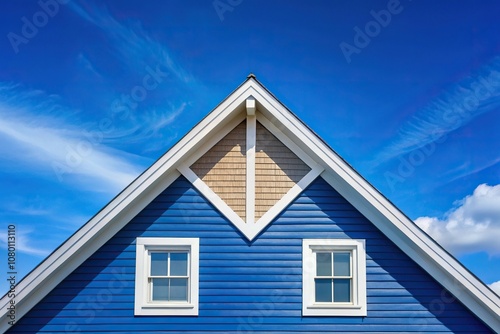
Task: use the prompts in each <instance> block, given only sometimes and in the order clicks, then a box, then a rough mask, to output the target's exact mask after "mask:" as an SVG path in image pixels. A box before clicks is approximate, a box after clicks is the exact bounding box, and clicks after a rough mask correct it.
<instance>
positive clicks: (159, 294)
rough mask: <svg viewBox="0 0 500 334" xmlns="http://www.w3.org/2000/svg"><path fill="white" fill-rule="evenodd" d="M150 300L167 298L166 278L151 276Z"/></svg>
mask: <svg viewBox="0 0 500 334" xmlns="http://www.w3.org/2000/svg"><path fill="white" fill-rule="evenodd" d="M151 284H152V285H153V291H152V298H151V299H152V300H165V301H166V300H168V278H152V279H151Z"/></svg>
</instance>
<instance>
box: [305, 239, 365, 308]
mask: <svg viewBox="0 0 500 334" xmlns="http://www.w3.org/2000/svg"><path fill="white" fill-rule="evenodd" d="M317 251H328V252H337V251H348V252H350V253H351V266H352V272H351V275H352V296H351V297H352V298H351V302H350V303H335V302H332V303H316V302H315V291H314V289H315V285H314V278H315V277H316V256H315V252H317ZM366 313H367V311H366V251H365V240H361V239H303V240H302V315H303V316H366Z"/></svg>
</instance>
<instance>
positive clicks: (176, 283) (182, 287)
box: [170, 278, 188, 301]
mask: <svg viewBox="0 0 500 334" xmlns="http://www.w3.org/2000/svg"><path fill="white" fill-rule="evenodd" d="M187 290H188V279H187V278H171V279H170V300H183V301H187V296H188V291H187Z"/></svg>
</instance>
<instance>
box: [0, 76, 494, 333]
mask: <svg viewBox="0 0 500 334" xmlns="http://www.w3.org/2000/svg"><path fill="white" fill-rule="evenodd" d="M249 96H253V97H254V98H255V100H256V108H257V109H259V111H260V112H261V113H262V114H263V115H264V116H265V117H266V118H267V119H269V120H271V121H272V123H274V124H277V125H278V127H279V129H280V131H282V132H283V133H284V134H285V135H286V136H288V137H289V139H290V141H291V142H293V143H295V144H296V145H297V146H298V147H300V149H302V150H303V151H304V152H306V153H307V155H309V156H310V157H311V158H312V159H314V160H315V161H316V162H317V163H318V164H319V165H321V166H323V167H324V168H325V172H323V177H324V178H325V180H326V181H327V182H328V183H329V184H330V185H332V187H334V188H335V189H336V190H337V191H338V192H339V193H340V194H341V195H342V196H344V197H345V198H346V199H347V200H348V201H349V202H351V203H352V204H353V205H354V207H356V208H357V209H358V210H359V211H360V212H361V213H362V214H363V215H364V216H365V217H367V218H368V219H369V220H370V221H371V222H372V223H374V224H375V226H377V227H378V228H379V229H380V230H381V231H382V232H383V233H384V234H385V235H386V236H387V237H388V238H389V239H391V240H392V241H393V242H394V243H395V244H396V245H398V247H400V248H401V249H402V250H403V251H404V252H405V253H406V254H407V255H408V256H410V257H411V258H412V259H414V260H415V261H416V262H417V263H418V264H419V265H420V266H421V267H422V268H423V269H424V270H426V271H427V272H428V273H429V274H430V275H431V276H433V277H434V278H435V279H436V280H437V281H438V282H440V283H441V284H442V285H443V286H444V287H445V288H446V289H447V290H449V291H450V292H451V293H453V294H454V295H455V296H456V297H457V298H458V299H459V300H460V301H461V302H462V303H463V304H464V305H465V306H466V307H468V308H469V309H470V310H471V311H472V312H473V313H475V314H476V315H477V316H478V317H479V318H480V319H481V320H482V321H484V322H485V323H486V324H487V325H488V326H490V327H491V328H492V329H493V330H494V331H496V332H500V318H499V317H498V314H500V297H498V296H497V295H496V294H495V293H494V292H492V291H491V290H490V289H489V288H488V287H487V286H486V285H485V284H484V283H483V282H481V281H480V280H479V279H477V278H476V277H475V276H474V275H473V274H471V273H470V272H469V271H468V270H467V269H466V268H465V267H464V266H463V265H462V264H461V263H459V262H458V261H457V260H455V259H454V258H453V257H452V256H451V255H449V254H448V253H446V251H444V250H443V249H442V248H441V247H440V246H439V245H437V243H436V242H435V241H434V240H432V239H431V238H430V237H429V236H427V235H426V234H425V232H423V231H422V230H420V229H419V228H418V227H417V226H416V225H415V224H414V223H413V222H412V221H411V220H410V219H408V218H407V217H406V216H404V214H402V213H401V212H400V211H399V210H398V209H397V208H395V207H394V206H393V205H392V204H391V203H390V202H389V201H388V200H387V199H386V198H385V197H383V196H382V195H381V194H380V193H378V191H377V190H376V189H374V188H373V187H372V186H371V185H370V184H369V183H368V182H367V181H366V180H364V179H363V178H362V177H361V176H359V175H358V174H357V173H356V171H354V170H353V169H352V168H351V167H350V166H349V165H348V164H347V163H346V162H345V161H343V160H342V159H341V158H340V157H339V156H338V155H337V154H336V153H335V152H333V151H332V150H331V149H330V148H329V147H328V146H327V145H326V144H325V143H324V142H323V141H322V140H321V139H319V138H318V137H317V136H316V135H315V134H314V133H313V132H312V131H311V130H310V129H309V128H307V126H305V125H304V124H303V123H302V122H301V121H300V120H298V119H297V118H296V117H295V116H294V115H293V114H292V113H291V112H289V110H288V109H286V107H284V106H283V105H282V104H281V103H280V102H279V101H278V100H277V99H276V98H275V97H274V96H272V94H270V93H269V91H267V90H266V89H265V88H264V87H263V86H262V85H261V84H260V83H259V82H258V81H257V80H255V78H253V77H250V78H249V79H248V80H246V81H245V82H244V83H243V84H242V85H241V86H240V87H238V89H236V90H235V91H234V92H233V93H231V95H229V96H228V97H227V98H226V99H225V100H224V101H223V102H222V103H221V104H220V105H219V106H217V107H216V108H215V109H214V110H213V111H212V112H211V113H210V114H209V115H208V116H207V117H205V118H204V119H203V120H202V121H201V122H200V123H199V124H198V125H196V126H195V127H194V128H193V129H192V130H191V131H190V132H189V133H188V134H187V135H186V136H185V137H184V138H182V139H181V140H180V141H179V142H178V143H177V144H176V145H175V146H174V147H172V148H171V149H170V150H169V151H168V152H167V153H166V154H165V155H164V156H162V157H161V158H160V159H159V160H158V161H157V162H156V163H154V164H153V165H152V166H151V167H150V168H148V169H147V170H146V171H145V172H144V173H143V174H142V175H141V176H139V177H138V178H137V179H136V180H135V181H134V182H132V183H131V184H130V185H129V186H128V187H127V188H125V190H124V191H123V192H121V193H120V194H119V195H118V196H117V197H116V198H115V199H113V200H112V201H111V202H110V203H109V204H108V205H107V206H106V207H105V208H103V209H102V210H101V211H100V212H99V213H97V214H96V215H95V216H94V217H93V218H92V219H91V220H90V221H89V222H88V223H87V224H85V225H84V226H83V227H82V228H81V229H80V230H79V231H78V232H76V233H75V234H74V235H73V236H71V237H70V238H69V239H68V240H67V241H66V242H65V243H64V244H63V245H61V247H59V248H58V249H57V250H56V251H54V252H53V253H52V254H51V255H50V256H49V257H48V258H47V259H45V260H44V261H43V262H42V263H41V264H40V265H39V266H38V267H37V268H35V269H34V270H33V271H32V272H31V273H30V274H28V275H27V276H26V277H25V278H24V279H23V280H22V281H21V282H19V284H18V285H17V287H16V290H17V291H18V292H19V293H18V294H17V296H16V297H17V298H16V300H17V308H16V317H17V319H20V318H21V317H22V316H23V315H24V314H26V313H27V312H28V311H29V310H30V309H31V308H32V307H33V306H34V305H36V303H38V302H39V301H40V300H41V299H42V298H43V297H44V296H46V295H47V294H48V293H49V292H50V291H51V290H52V289H53V288H54V287H55V286H57V284H59V282H61V281H62V280H63V279H64V278H65V277H66V276H67V275H69V274H70V273H71V272H72V271H73V270H74V269H75V268H77V267H78V266H79V265H80V264H81V263H82V262H83V261H85V260H86V259H87V258H88V257H89V256H90V255H91V254H93V252H95V251H96V250H97V249H99V247H101V246H102V245H103V244H104V243H105V242H106V241H107V240H109V239H110V238H111V237H112V236H113V235H114V234H115V233H116V232H117V231H119V230H120V228H121V227H123V226H124V225H126V224H127V223H128V221H129V220H130V219H131V218H132V217H134V216H135V214H136V213H137V212H140V210H142V208H143V207H142V208H141V206H143V205H146V204H145V203H149V202H148V200H150V199H151V198H155V197H156V196H155V194H159V193H160V192H161V191H162V190H163V189H165V188H164V187H165V185H167V186H168V182H167V181H168V180H170V181H171V182H173V180H175V179H176V177H177V176H178V173H177V171H176V170H175V168H176V167H177V165H178V164H179V163H181V162H183V161H184V159H185V158H186V157H188V156H189V155H191V154H193V153H194V152H195V151H196V150H197V149H199V148H200V147H201V146H203V143H204V140H206V138H208V137H209V136H210V135H212V134H214V133H216V132H217V131H219V130H220V129H222V128H224V126H225V125H226V124H227V123H228V122H230V121H231V119H232V117H234V116H235V115H237V114H239V113H242V112H243V113H245V101H246V99H247V98H248V97H249ZM268 130H269V128H268ZM270 131H271V130H270ZM271 132H272V131H271ZM275 135H276V134H275ZM277 137H278V136H277ZM292 151H294V150H292ZM294 153H295V154H297V152H295V151H294ZM297 156H299V157H301V156H300V155H299V154H297ZM301 158H302V157H301ZM302 159H303V158H302ZM304 161H305V160H304ZM253 226H254V227H255V226H258V224H254V225H253ZM242 230H244V228H243V229H242ZM256 230H257V228H255V229H254V228H247V235H248V236H250V237H251V238H253V237H252V235H254V236H255V235H257V234H258V233H259V232H258V231H257V232H256ZM9 302H10V299H9V298H8V297H7V296H4V297H3V298H2V299H1V300H0V309H1V311H0V332H4V331H6V330H7V329H8V328H9V325H8V318H7V317H6V316H5V315H6V311H7V305H8V303H9Z"/></svg>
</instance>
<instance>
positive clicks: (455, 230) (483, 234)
mask: <svg viewBox="0 0 500 334" xmlns="http://www.w3.org/2000/svg"><path fill="white" fill-rule="evenodd" d="M415 223H416V224H417V225H418V226H420V228H422V229H423V230H424V231H425V232H427V233H428V234H429V235H431V236H432V237H433V238H434V239H435V240H436V241H437V242H438V243H440V244H441V245H442V246H443V247H444V248H445V249H447V250H448V251H450V252H451V253H453V254H455V255H460V254H467V253H476V252H486V253H488V254H489V255H490V256H499V255H500V242H499V240H500V184H498V185H495V186H489V185H487V184H481V185H479V186H478V187H477V188H476V189H475V190H474V192H473V194H472V195H469V196H467V197H465V198H464V199H462V200H461V201H459V202H457V203H456V207H455V208H453V209H452V210H450V211H449V212H448V213H447V214H446V215H445V216H444V217H443V218H437V217H419V218H417V219H416V220H415Z"/></svg>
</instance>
